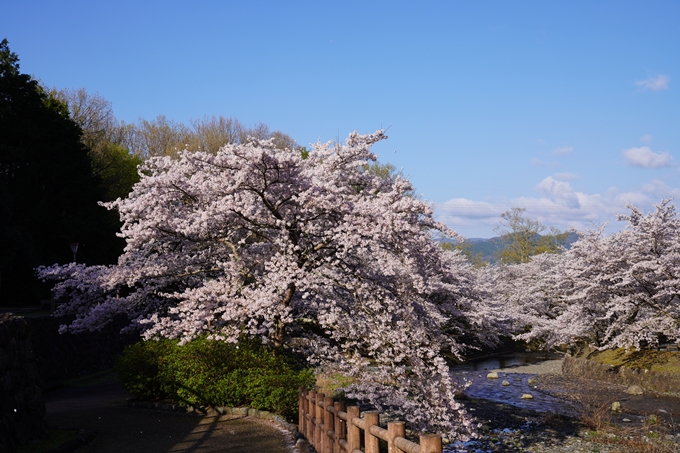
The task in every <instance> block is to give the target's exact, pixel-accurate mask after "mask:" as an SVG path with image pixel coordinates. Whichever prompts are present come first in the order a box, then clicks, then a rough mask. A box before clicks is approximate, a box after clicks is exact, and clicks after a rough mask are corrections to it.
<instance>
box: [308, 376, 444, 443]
mask: <svg viewBox="0 0 680 453" xmlns="http://www.w3.org/2000/svg"><path fill="white" fill-rule="evenodd" d="M299 414H300V418H299V423H298V429H299V431H300V433H301V434H302V435H304V436H305V437H306V438H307V440H308V441H309V443H310V444H311V445H312V446H313V447H314V448H315V449H316V451H317V452H318V453H343V452H346V453H379V451H380V439H382V440H384V441H385V442H387V449H388V452H389V453H401V452H404V453H442V438H441V436H440V435H438V434H421V436H420V443H419V444H417V443H415V442H411V441H410V440H407V439H405V438H404V435H405V426H404V422H401V421H395V422H389V423H388V424H387V429H384V428H381V427H380V426H379V423H380V414H379V413H378V412H377V411H370V412H364V413H363V418H361V415H362V414H361V413H360V410H359V407H358V406H349V407H348V408H346V409H345V403H344V402H342V401H333V398H331V397H328V396H325V395H324V394H323V393H316V392H315V391H313V390H309V391H308V390H307V389H305V388H302V387H301V388H300V404H299ZM362 431H363V440H364V441H363V445H364V449H365V450H364V451H362V450H361V449H360V448H361V444H362V442H361V439H362Z"/></svg>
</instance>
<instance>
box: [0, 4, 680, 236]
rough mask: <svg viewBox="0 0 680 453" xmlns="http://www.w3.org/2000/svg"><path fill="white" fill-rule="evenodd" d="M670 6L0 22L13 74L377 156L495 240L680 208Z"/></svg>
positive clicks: (139, 13) (679, 128) (41, 10)
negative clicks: (532, 222)
mask: <svg viewBox="0 0 680 453" xmlns="http://www.w3.org/2000/svg"><path fill="white" fill-rule="evenodd" d="M679 17H680V2H677V1H645V2H627V1H611V2H605V1H600V2H595V1H587V2H585V1H583V2H582V1H568V2H567V1H561V2H557V1H550V2H548V1H540V2H538V1H536V2H533V1H514V2H508V1H484V2H454V1H446V2H445V1H441V2H434V1H432V2H394V1H393V2H366V1H364V2H353V1H343V2H323V1H281V0H279V1H248V2H244V1H242V2H227V1H194V2H177V1H144V0H137V1H134V2H133V1H128V0H123V1H118V2H92V1H91V0H90V1H70V0H62V1H59V2H55V1H52V0H50V1H32V0H24V1H19V0H8V1H6V2H5V3H4V5H3V7H2V14H0V39H1V38H3V37H6V38H7V39H8V40H9V42H10V48H11V49H12V51H14V52H16V53H17V54H18V55H19V58H20V64H21V70H22V71H23V72H26V73H29V74H34V75H35V76H36V77H37V78H39V79H40V80H41V81H42V82H43V83H44V84H46V85H48V86H54V87H59V88H80V87H84V88H86V89H87V90H88V91H89V92H91V93H99V94H100V95H102V96H103V97H105V98H106V99H108V100H109V101H111V102H112V104H113V109H114V112H115V114H116V116H117V117H118V118H119V119H121V120H125V121H126V122H134V121H136V120H137V119H138V118H139V117H142V118H145V119H153V118H155V117H156V116H157V115H160V114H164V115H166V116H167V117H168V118H170V119H172V120H174V121H177V122H185V123H188V122H189V121H190V120H191V119H193V118H200V117H203V116H204V115H224V116H233V117H236V118H238V119H239V120H240V121H241V122H242V123H244V124H254V123H257V122H259V121H262V122H264V123H266V124H267V125H269V127H270V128H271V129H272V130H281V131H283V132H286V133H288V134H289V135H291V136H292V137H293V138H295V139H296V140H297V141H298V143H300V144H302V145H308V144H309V143H312V142H315V141H318V140H321V141H328V140H334V139H336V138H337V137H338V136H339V137H340V138H341V139H342V138H344V137H345V136H346V135H347V134H348V133H349V132H351V131H353V130H357V131H358V132H361V133H369V132H373V131H375V130H376V129H380V128H386V129H388V131H387V135H388V136H389V137H390V138H389V140H387V141H386V142H383V143H380V144H378V145H377V146H376V147H375V148H374V151H375V152H376V153H378V154H379V155H380V160H381V161H383V162H390V163H392V164H394V165H395V166H396V167H397V168H399V169H402V168H403V173H404V174H405V175H407V176H408V177H409V179H410V180H411V181H412V182H413V184H414V185H415V186H416V188H417V192H418V194H422V197H423V198H424V199H426V200H429V201H431V202H432V203H433V204H434V206H435V214H436V216H437V218H438V219H439V220H441V221H443V222H445V223H446V224H448V225H449V226H450V227H451V228H453V229H454V230H456V231H458V232H460V233H461V234H463V235H464V236H467V237H490V236H493V235H494V232H493V228H494V227H495V226H496V225H498V222H499V219H500V218H499V216H500V214H501V213H502V212H504V211H505V210H507V209H509V208H511V207H525V208H527V214H528V215H529V216H531V217H533V218H535V219H538V220H540V221H542V222H543V223H545V224H547V225H551V226H556V227H558V228H560V229H565V228H567V227H575V228H578V229H583V228H589V227H591V226H592V225H593V224H601V223H604V222H606V221H611V222H612V224H613V225H612V227H610V229H609V231H614V230H615V229H616V228H619V227H620V225H619V224H617V222H616V221H615V214H616V213H619V212H626V210H625V207H624V206H625V204H626V203H627V202H631V203H633V204H635V205H637V206H640V207H641V208H643V209H645V210H649V209H651V206H652V203H653V202H656V201H660V200H661V199H662V198H664V197H667V196H675V197H677V199H680V166H679V165H678V162H680V97H679V95H678V91H679V88H678V87H679V86H680V27H679V26H678V18H679Z"/></svg>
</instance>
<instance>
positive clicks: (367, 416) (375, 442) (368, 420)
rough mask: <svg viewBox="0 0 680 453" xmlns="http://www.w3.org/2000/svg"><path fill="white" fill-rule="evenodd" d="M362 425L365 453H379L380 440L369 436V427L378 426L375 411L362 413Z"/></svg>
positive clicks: (378, 422)
mask: <svg viewBox="0 0 680 453" xmlns="http://www.w3.org/2000/svg"><path fill="white" fill-rule="evenodd" d="M364 424H365V428H364V445H365V447H366V453H380V439H378V438H377V437H375V436H374V435H373V434H371V426H375V425H379V424H380V414H379V413H378V412H376V411H370V412H364Z"/></svg>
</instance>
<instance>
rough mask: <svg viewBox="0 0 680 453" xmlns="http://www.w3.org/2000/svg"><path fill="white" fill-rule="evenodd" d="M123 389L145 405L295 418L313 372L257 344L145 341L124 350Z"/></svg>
mask: <svg viewBox="0 0 680 453" xmlns="http://www.w3.org/2000/svg"><path fill="white" fill-rule="evenodd" d="M116 368H117V371H118V373H119V376H120V378H121V381H122V382H123V385H124V386H125V388H126V389H127V390H128V391H129V392H131V393H133V394H135V395H137V396H139V397H141V398H144V399H149V398H169V399H174V400H179V401H182V402H185V403H187V404H190V405H193V406H249V407H253V408H256V409H261V410H268V411H271V412H275V413H277V414H281V415H283V416H285V417H287V418H293V417H294V416H295V414H296V413H297V394H298V387H300V386H307V387H309V386H311V385H313V383H314V375H313V370H311V369H304V368H302V369H301V368H300V367H299V366H296V365H295V362H294V361H293V360H292V358H290V357H286V356H285V355H282V354H281V353H274V352H273V351H272V350H270V349H269V348H267V347H266V346H264V345H262V344H261V343H260V342H259V341H256V340H242V341H240V342H239V344H238V346H236V345H232V344H227V343H223V342H219V341H210V340H207V339H206V338H205V337H200V338H197V339H195V340H193V341H191V342H189V343H187V344H185V345H183V346H179V345H178V344H177V342H176V341H172V340H165V339H161V340H158V341H146V342H141V343H137V344H135V345H132V346H129V347H128V348H126V349H125V351H124V352H123V354H122V355H121V357H120V358H119V359H118V361H117V364H116Z"/></svg>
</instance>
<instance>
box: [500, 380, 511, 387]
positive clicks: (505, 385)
mask: <svg viewBox="0 0 680 453" xmlns="http://www.w3.org/2000/svg"><path fill="white" fill-rule="evenodd" d="M501 385H502V386H503V387H507V386H508V385H510V383H509V382H508V381H503V382H501Z"/></svg>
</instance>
